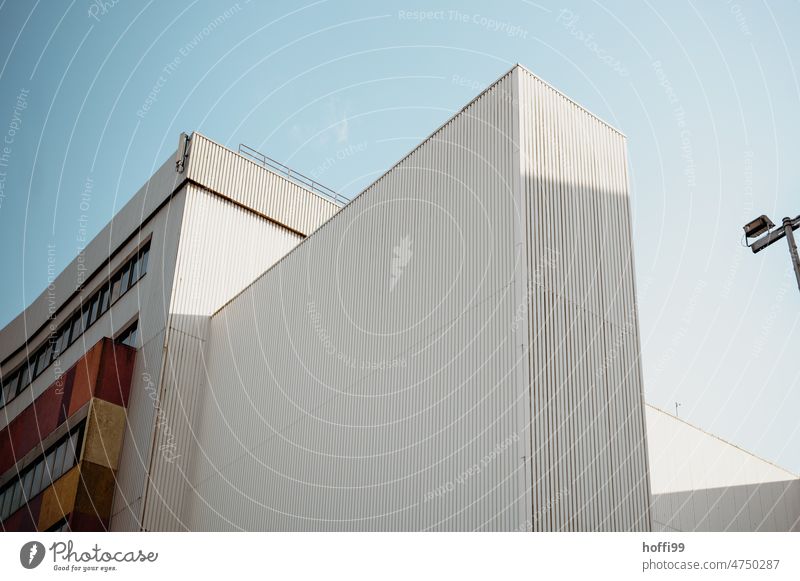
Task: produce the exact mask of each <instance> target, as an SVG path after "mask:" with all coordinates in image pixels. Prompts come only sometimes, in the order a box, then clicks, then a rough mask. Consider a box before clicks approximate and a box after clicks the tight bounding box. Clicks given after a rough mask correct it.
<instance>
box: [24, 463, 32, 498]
mask: <svg viewBox="0 0 800 581" xmlns="http://www.w3.org/2000/svg"><path fill="white" fill-rule="evenodd" d="M32 484H33V470H28V471H27V472H26V473H25V475H24V476H23V477H22V494H23V495H24V497H25V500H26V501H29V500H30V499H31V498H33V496H32V495H31V485H32Z"/></svg>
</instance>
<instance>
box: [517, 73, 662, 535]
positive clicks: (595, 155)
mask: <svg viewBox="0 0 800 581" xmlns="http://www.w3.org/2000/svg"><path fill="white" fill-rule="evenodd" d="M518 70H519V71H520V96H519V102H520V105H521V106H520V126H521V132H520V134H521V151H522V156H521V159H522V166H521V178H522V185H523V189H524V199H525V203H526V204H527V208H526V216H527V221H526V230H527V233H526V238H527V242H528V244H527V251H528V256H527V274H528V283H527V285H526V286H527V288H528V289H529V290H528V296H529V303H528V305H529V307H528V309H529V312H530V313H532V314H533V316H532V317H530V319H529V320H530V323H531V324H530V327H529V329H527V330H528V336H527V339H526V343H527V345H528V346H529V352H530V368H529V374H530V378H531V396H530V397H531V399H532V409H533V417H532V445H533V448H534V452H533V458H534V462H533V466H532V476H531V478H532V480H533V483H534V485H533V491H534V492H533V494H534V502H533V504H534V507H547V506H548V505H553V504H554V505H555V508H554V509H550V510H546V511H545V512H544V513H543V514H541V515H540V517H539V518H537V519H535V521H536V522H535V526H534V530H649V529H650V511H649V483H648V478H647V449H646V444H645V442H646V440H645V426H644V421H645V420H644V399H643V390H642V379H641V370H640V361H639V344H640V343H639V330H638V319H637V313H636V299H635V289H634V277H633V243H632V236H631V221H630V220H631V219H630V206H629V198H628V181H627V167H626V165H627V164H626V159H625V155H626V152H625V147H626V145H625V138H624V136H623V135H621V134H620V133H619V132H617V131H616V130H615V129H613V128H611V127H610V126H608V125H607V124H606V123H604V122H603V121H601V120H599V119H598V118H597V117H595V116H593V115H592V114H591V113H589V112H587V111H586V110H584V109H583V108H581V107H579V106H578V105H576V104H575V103H574V102H572V101H571V100H569V99H568V98H566V97H564V96H563V95H562V94H560V93H559V92H557V91H556V90H555V89H553V88H552V87H550V86H549V85H547V84H546V83H544V82H543V81H542V80H540V79H539V78H537V77H536V76H534V75H532V74H531V73H529V72H528V71H526V70H525V69H522V68H520V69H518Z"/></svg>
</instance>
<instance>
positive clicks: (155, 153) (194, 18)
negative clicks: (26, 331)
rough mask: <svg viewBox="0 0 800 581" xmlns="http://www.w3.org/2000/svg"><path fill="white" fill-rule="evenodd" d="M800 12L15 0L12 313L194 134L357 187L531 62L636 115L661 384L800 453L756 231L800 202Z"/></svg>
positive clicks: (790, 383)
mask: <svg viewBox="0 0 800 581" xmlns="http://www.w3.org/2000/svg"><path fill="white" fill-rule="evenodd" d="M420 11H433V12H434V13H433V14H428V15H424V16H425V17H423V15H420V14H419V12H420ZM798 22H800V4H798V3H797V2H791V1H789V0H782V1H778V2H770V3H766V2H755V1H753V2H749V1H726V0H715V1H710V2H702V3H701V2H685V1H682V0H678V1H676V2H669V3H655V2H652V1H643V2H637V3H631V2H604V3H603V4H600V3H598V2H569V1H566V2H560V3H557V4H556V3H547V2H544V1H542V2H536V3H535V2H527V1H519V0H517V1H496V2H492V3H485V2H463V1H462V2H437V3H430V2H416V3H412V2H381V3H366V2H337V1H333V0H331V1H320V2H313V3H308V4H305V3H303V2H269V3H267V2H263V3H260V2H245V1H244V0H240V1H239V2H238V3H236V2H226V1H225V0H223V1H218V2H210V1H206V0H198V1H196V2H191V3H186V2H170V3H163V2H162V3H158V5H156V4H155V3H153V2H150V3H146V4H145V3H143V2H129V1H127V0H117V1H116V3H115V2H114V0H105V2H103V1H102V0H98V1H97V2H89V1H85V0H84V1H80V2H78V1H77V0H75V1H73V2H71V3H69V4H68V3H67V2H63V3H45V2H23V1H16V2H12V1H9V0H6V1H4V2H2V3H1V4H0V47H1V50H0V59H4V60H3V61H1V62H0V133H1V134H2V138H3V139H4V140H5V141H4V143H3V144H0V154H2V156H0V186H2V187H1V188H0V237H1V238H2V248H3V252H2V253H0V271H1V272H4V273H6V276H5V281H4V284H3V285H2V286H0V326H2V325H4V324H6V323H7V322H8V321H10V320H11V319H12V318H13V317H14V316H15V315H17V314H18V313H19V312H20V311H21V310H22V309H23V308H24V307H25V306H26V305H27V304H28V303H29V302H30V301H31V300H32V299H33V298H35V297H36V296H37V295H38V294H39V293H40V292H41V291H42V290H43V289H44V288H45V286H46V284H47V274H48V273H47V270H48V246H49V245H53V247H54V248H55V268H56V270H60V269H62V268H63V267H64V266H65V265H66V264H67V263H68V262H69V261H70V260H71V259H72V258H73V257H74V256H75V255H76V254H77V252H78V250H79V247H80V245H81V243H80V241H79V240H78V233H79V232H80V230H81V229H82V228H84V227H85V228H86V230H87V233H88V235H89V236H92V235H94V234H95V233H97V232H98V231H99V230H100V229H101V228H102V227H103V226H104V225H105V224H106V223H107V222H108V221H109V220H110V218H111V217H112V216H113V214H114V213H115V212H116V211H117V210H118V209H119V208H120V207H121V206H122V205H123V204H124V203H125V202H126V201H127V200H128V199H129V198H130V197H131V196H132V194H133V193H134V192H135V191H136V190H137V189H138V187H139V186H140V185H141V184H142V183H143V182H144V181H145V180H146V179H147V178H148V177H149V175H150V174H151V173H152V172H153V171H154V169H155V168H156V167H158V166H159V165H160V164H161V162H163V161H164V159H166V158H167V157H168V156H169V155H170V154H171V152H172V151H173V150H174V148H175V147H176V143H177V135H178V133H179V132H180V131H192V130H198V131H201V132H202V133H204V134H206V135H208V136H209V137H211V138H213V139H215V140H217V141H219V142H221V143H223V144H226V145H228V146H231V147H236V146H237V145H238V144H239V143H240V142H242V143H246V144H248V145H251V146H253V147H255V148H256V149H259V150H260V151H263V152H265V153H267V154H268V155H270V156H272V157H274V158H276V159H278V160H281V161H283V162H285V163H287V164H289V165H290V166H292V167H293V168H296V169H297V170H299V171H302V172H304V173H307V174H309V175H311V174H313V175H314V176H315V177H316V178H317V179H318V180H319V181H321V182H322V183H325V184H326V185H328V186H330V187H332V188H334V189H336V190H339V191H341V192H344V193H347V194H351V195H352V194H354V193H357V192H358V191H359V190H360V189H361V188H363V187H364V186H365V185H367V184H368V183H370V182H371V181H372V180H373V179H374V178H376V177H378V176H379V175H380V174H381V173H383V171H385V170H386V169H387V168H388V167H389V166H390V165H391V164H392V163H393V162H395V161H396V160H397V159H399V158H400V157H401V156H402V155H403V154H404V153H405V152H407V151H408V150H409V149H410V148H411V147H413V146H414V145H415V144H416V143H418V142H419V141H420V140H421V139H422V138H424V137H426V136H427V135H428V134H429V133H430V132H431V131H432V130H433V129H434V128H436V127H437V126H438V125H439V124H440V123H442V122H443V121H444V120H446V119H447V118H448V117H449V116H450V115H452V114H453V113H454V112H455V111H457V110H458V109H460V108H461V107H462V106H463V105H464V104H465V103H466V102H467V101H469V100H470V99H471V98H472V97H473V96H474V95H475V94H476V93H478V92H479V91H480V89H481V88H482V87H483V86H485V85H486V84H488V83H490V82H491V81H493V80H494V79H495V78H497V77H498V76H499V75H501V74H502V73H503V72H505V71H506V70H507V69H508V68H509V67H510V66H511V65H512V64H513V63H515V62H520V63H522V64H524V65H526V66H527V67H528V68H530V69H531V70H533V71H534V72H535V73H537V74H538V75H540V76H541V77H542V78H544V79H545V80H547V81H548V82H550V83H551V84H553V85H554V86H556V87H557V88H559V89H560V90H562V91H564V92H565V93H566V94H568V95H570V96H571V97H573V98H574V99H575V100H576V101H577V102H579V103H581V104H582V105H584V106H585V107H587V108H588V109H589V110H591V111H593V112H594V113H596V114H597V115H599V116H600V117H602V118H604V119H606V120H607V121H609V122H610V123H612V124H613V125H615V126H616V127H618V128H620V129H621V130H622V131H623V132H624V133H625V134H626V135H627V136H628V139H629V141H628V147H629V164H630V171H631V186H632V205H633V220H634V224H633V226H634V238H635V244H636V268H637V284H638V290H639V302H640V318H641V330H642V348H643V362H644V378H645V391H646V397H647V400H648V401H649V402H650V403H653V404H655V405H657V406H659V407H662V408H665V409H667V410H669V411H674V402H675V401H678V402H681V407H680V415H681V417H683V418H685V419H687V420H688V421H690V422H692V423H694V424H696V425H698V426H701V427H703V428H704V429H706V430H708V431H711V432H713V433H716V434H718V435H720V436H722V437H724V438H726V439H728V440H731V441H733V442H735V443H737V444H739V445H741V446H742V447H744V448H746V449H749V450H752V451H753V452H755V453H757V454H759V455H761V456H763V457H765V458H767V459H770V460H772V461H774V462H776V463H778V464H781V465H783V466H785V467H787V468H789V469H791V470H793V471H795V472H800V422H798V420H797V410H798V409H800V365H798V356H797V353H798V346H800V330H799V329H798V323H800V293H798V290H797V288H796V285H795V282H794V277H793V275H792V273H791V271H790V263H789V258H788V252H787V250H786V246H785V245H784V244H780V245H776V246H774V247H771V248H770V249H768V250H767V251H765V252H763V253H761V254H759V255H755V256H754V255H752V254H751V253H750V251H749V250H747V249H746V248H743V247H742V246H741V234H742V230H741V227H742V225H743V224H744V223H745V222H747V221H749V219H750V218H752V217H754V216H756V215H758V214H761V213H766V214H768V215H769V216H770V217H771V218H772V219H773V220H774V221H776V222H778V221H779V220H780V218H782V217H783V216H787V215H788V216H796V215H797V214H799V213H800V196H798V192H800V163H798V160H800V140H798V138H797V135H798V133H800V81H799V80H798V79H799V76H800V75H799V74H798V71H797V64H798V63H797V61H798V60H800V39H798V37H797V35H796V34H795V30H794V29H795V28H796V24H797V23H798ZM8 139H10V143H9V142H8ZM3 147H6V148H7V149H5V150H4V149H2V148H3ZM326 159H332V160H334V161H333V162H327V163H326ZM87 183H90V184H91V197H90V200H89V201H88V203H86V200H85V199H84V200H83V201H84V204H83V207H82V205H81V202H82V199H81V195H82V194H83V193H84V191H85V190H86V189H87ZM82 215H85V216H86V223H85V224H82V223H81V216H82Z"/></svg>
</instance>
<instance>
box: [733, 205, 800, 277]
mask: <svg viewBox="0 0 800 581" xmlns="http://www.w3.org/2000/svg"><path fill="white" fill-rule="evenodd" d="M773 226H774V224H773V223H772V222H771V221H770V220H769V218H767V217H766V216H760V217H758V218H756V219H755V220H753V221H752V222H750V223H749V224H748V225H747V226H745V227H744V231H745V235H746V236H747V237H748V238H752V237H754V235H755V236H758V235H760V234H762V233H763V232H765V231H766V234H764V235H763V236H761V238H759V239H758V240H756V241H755V242H753V244H751V245H750V249H751V250H752V251H753V254H755V253H757V252H761V251H762V250H764V249H765V248H766V247H767V246H770V245H771V244H774V243H775V242H777V241H778V240H780V239H781V238H786V242H787V243H788V244H789V254H790V255H791V257H792V266H793V267H794V276H795V277H796V278H797V288H798V289H800V258H798V255H797V244H796V243H795V241H794V231H795V230H797V229H798V228H800V216H797V217H796V218H794V219H792V218H784V219H783V224H782V225H781V227H778V228H775V229H774V230H771V228H772V227H773Z"/></svg>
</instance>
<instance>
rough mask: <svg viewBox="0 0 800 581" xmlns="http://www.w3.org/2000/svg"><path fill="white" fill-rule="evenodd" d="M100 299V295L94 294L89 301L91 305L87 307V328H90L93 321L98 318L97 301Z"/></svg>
mask: <svg viewBox="0 0 800 581" xmlns="http://www.w3.org/2000/svg"><path fill="white" fill-rule="evenodd" d="M99 300H100V296H99V295H94V296H93V297H92V298H91V300H90V301H89V307H88V308H87V309H86V328H87V329H88V328H89V326H91V324H92V323H94V322H95V321H96V320H97V303H98V302H99Z"/></svg>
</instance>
